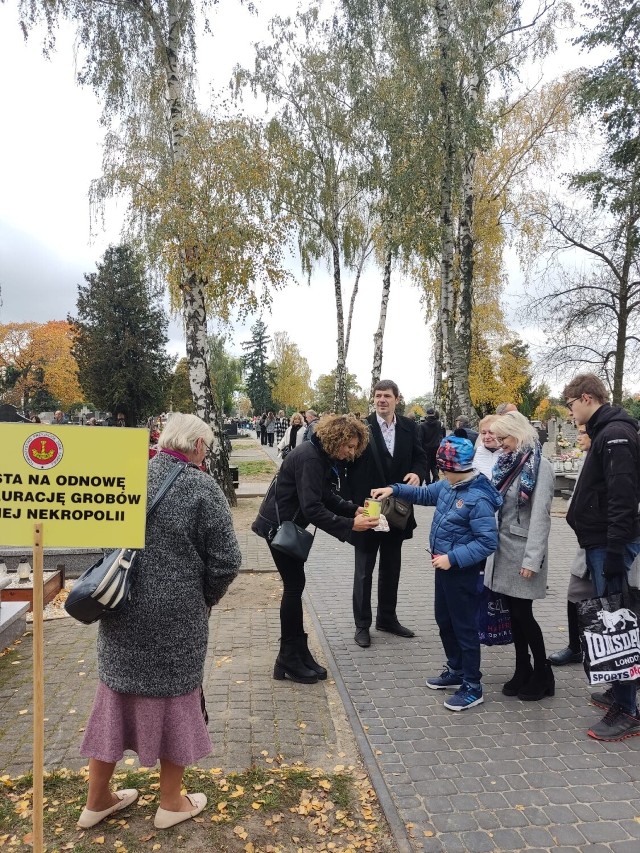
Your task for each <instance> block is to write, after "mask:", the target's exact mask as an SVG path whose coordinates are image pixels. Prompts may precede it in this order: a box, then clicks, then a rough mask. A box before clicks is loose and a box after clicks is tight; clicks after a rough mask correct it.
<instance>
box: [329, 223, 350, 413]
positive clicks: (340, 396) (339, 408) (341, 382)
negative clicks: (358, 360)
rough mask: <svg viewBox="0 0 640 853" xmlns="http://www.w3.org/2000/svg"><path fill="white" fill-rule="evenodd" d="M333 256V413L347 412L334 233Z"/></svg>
mask: <svg viewBox="0 0 640 853" xmlns="http://www.w3.org/2000/svg"><path fill="white" fill-rule="evenodd" d="M332 254H333V288H334V292H335V298H336V326H337V333H338V334H337V340H336V344H337V351H338V357H337V361H336V386H335V393H334V398H333V410H334V412H346V411H347V364H346V358H345V346H344V308H343V305H342V280H341V268H340V247H339V245H338V241H337V236H336V233H335V232H334V238H333V242H332Z"/></svg>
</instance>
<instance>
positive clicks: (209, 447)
mask: <svg viewBox="0 0 640 853" xmlns="http://www.w3.org/2000/svg"><path fill="white" fill-rule="evenodd" d="M202 443H203V444H204V446H205V449H206V451H207V453H211V445H210V444H207V442H206V441H205V440H204V438H203V439H202Z"/></svg>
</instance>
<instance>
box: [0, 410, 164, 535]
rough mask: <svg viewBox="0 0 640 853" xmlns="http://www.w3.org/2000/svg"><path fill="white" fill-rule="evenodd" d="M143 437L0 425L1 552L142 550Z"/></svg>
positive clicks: (140, 432) (135, 432) (128, 432)
mask: <svg viewBox="0 0 640 853" xmlns="http://www.w3.org/2000/svg"><path fill="white" fill-rule="evenodd" d="M148 448H149V433H148V432H147V430H145V429H114V428H107V427H82V426H58V425H54V424H51V425H49V424H15V423H0V545H31V544H32V543H33V525H34V523H37V522H42V523H43V524H44V529H45V531H46V547H47V548H74V547H76V548H118V547H122V548H143V547H144V534H145V514H146V504H147V467H148V462H149V452H148Z"/></svg>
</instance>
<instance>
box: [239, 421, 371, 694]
mask: <svg viewBox="0 0 640 853" xmlns="http://www.w3.org/2000/svg"><path fill="white" fill-rule="evenodd" d="M367 442H368V434H367V430H366V428H365V427H364V425H363V424H362V423H361V422H360V421H357V420H356V419H355V418H354V417H353V416H352V415H327V416H326V417H324V418H322V419H321V420H320V421H319V422H318V424H317V429H316V431H315V432H314V433H313V434H312V436H311V438H310V439H309V441H303V442H302V443H301V444H299V445H298V446H297V447H294V448H293V450H292V451H291V452H290V453H288V454H287V456H286V458H285V459H284V460H283V462H282V465H281V466H280V470H279V472H278V474H277V476H276V478H275V479H274V481H273V483H272V484H271V486H270V487H269V491H268V492H267V494H266V495H265V497H264V500H263V501H262V505H261V506H260V510H259V512H258V517H257V518H256V520H255V521H254V522H253V524H252V525H251V529H252V530H253V532H254V533H257V534H258V536H261V537H262V538H263V539H266V540H267V544H268V545H269V550H270V551H271V557H272V558H273V562H274V563H275V565H276V568H277V570H278V572H279V574H280V577H281V578H282V584H283V591H282V602H281V604H280V628H281V636H280V652H279V654H278V657H277V659H276V663H275V666H274V670H273V677H274V678H276V679H279V680H281V679H283V678H285V676H286V677H287V678H290V679H291V680H292V681H298V682H300V683H302V684H314V683H315V682H316V681H317V680H318V679H319V678H320V679H323V678H326V677H327V670H326V669H325V668H324V667H323V666H320V664H319V663H318V662H317V661H316V660H315V659H314V658H313V656H312V655H311V652H310V651H309V647H308V645H307V635H306V634H305V632H304V627H303V620H302V592H303V590H304V586H305V576H304V562H302V561H301V560H298V559H295V558H294V557H291V556H289V555H287V554H285V553H283V552H282V551H278V550H276V549H275V548H272V547H271V540H272V539H273V537H274V536H275V534H276V531H277V529H278V524H279V521H278V519H280V521H287V520H293V521H295V523H296V524H297V525H298V526H299V527H307V525H309V524H315V525H317V527H319V528H320V529H321V530H324V531H325V532H326V533H330V534H331V536H335V537H336V539H340V540H341V541H342V542H344V541H348V542H352V537H353V536H354V535H355V534H354V531H366V530H370V529H371V528H373V527H375V526H377V524H378V520H377V519H373V518H367V517H366V516H365V515H363V514H362V506H356V504H354V503H351V502H350V501H345V500H343V499H342V498H341V497H340V495H338V494H337V492H336V479H337V477H336V474H335V469H336V464H337V463H338V462H342V461H346V460H353V459H354V457H356V456H359V455H360V454H361V453H362V452H363V450H364V448H365V447H366V446H367ZM276 501H277V509H276Z"/></svg>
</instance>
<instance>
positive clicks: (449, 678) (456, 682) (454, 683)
mask: <svg viewBox="0 0 640 853" xmlns="http://www.w3.org/2000/svg"><path fill="white" fill-rule="evenodd" d="M462 682H463V678H462V675H456V673H455V672H451V670H450V669H449V667H448V666H445V668H444V669H443V670H442V672H441V673H440V675H438V676H436V677H435V678H427V681H426V685H427V687H430V688H431V689H432V690H446V689H447V688H448V687H460V686H461V685H462Z"/></svg>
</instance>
